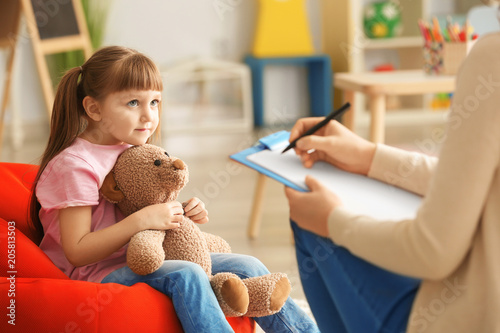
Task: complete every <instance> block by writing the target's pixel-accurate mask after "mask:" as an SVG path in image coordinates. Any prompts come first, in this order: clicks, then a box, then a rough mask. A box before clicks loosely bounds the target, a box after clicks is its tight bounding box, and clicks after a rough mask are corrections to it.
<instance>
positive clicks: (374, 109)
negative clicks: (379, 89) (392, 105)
mask: <svg viewBox="0 0 500 333" xmlns="http://www.w3.org/2000/svg"><path fill="white" fill-rule="evenodd" d="M368 98H369V100H370V114H371V120H370V140H371V141H372V142H375V143H383V142H384V137H385V95H383V94H376V95H369V96H368Z"/></svg>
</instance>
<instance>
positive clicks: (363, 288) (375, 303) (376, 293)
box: [291, 221, 420, 333]
mask: <svg viewBox="0 0 500 333" xmlns="http://www.w3.org/2000/svg"><path fill="white" fill-rule="evenodd" d="M291 222H292V223H291V224H292V229H293V232H294V237H295V248H296V254H297V263H298V267H299V274H300V279H301V281H302V287H303V289H304V292H305V294H306V298H307V300H308V302H309V305H310V307H311V310H312V312H313V314H314V318H315V319H316V322H317V323H318V326H319V328H320V330H321V332H323V333H326V332H335V333H337V332H356V333H358V332H363V333H370V332H387V333H389V332H391V333H393V332H398V333H399V332H405V331H406V326H407V323H408V318H409V316H410V311H411V307H412V304H413V300H414V299H415V295H416V293H417V290H418V288H419V286H420V280H417V279H414V278H409V277H405V276H401V275H398V274H395V273H392V272H389V271H386V270H384V269H381V268H379V267H376V266H374V265H372V264H370V263H368V262H366V261H364V260H362V259H360V258H358V257H356V256H354V255H352V254H351V253H350V252H349V251H348V250H347V249H345V248H343V247H341V246H337V245H335V244H334V243H333V242H332V241H331V240H330V239H328V238H324V237H321V236H318V235H316V234H314V233H311V232H309V231H306V230H304V229H301V228H300V227H298V226H297V224H296V223H295V222H293V221H291Z"/></svg>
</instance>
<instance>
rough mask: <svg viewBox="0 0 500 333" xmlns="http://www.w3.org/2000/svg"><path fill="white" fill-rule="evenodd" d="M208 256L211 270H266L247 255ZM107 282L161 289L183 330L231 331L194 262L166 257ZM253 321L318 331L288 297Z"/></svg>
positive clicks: (270, 328)
mask: <svg viewBox="0 0 500 333" xmlns="http://www.w3.org/2000/svg"><path fill="white" fill-rule="evenodd" d="M211 257H212V274H217V273H219V272H231V273H234V274H236V275H238V276H239V277H241V278H242V279H245V278H248V277H254V276H260V275H265V274H268V273H269V271H268V270H267V268H266V267H265V266H264V265H263V264H262V263H261V262H260V261H259V260H258V259H256V258H254V257H251V256H246V255H241V254H233V253H229V254H227V253H224V254H221V253H214V254H212V255H211ZM110 282H114V283H119V284H123V285H126V286H131V285H133V284H135V283H138V282H144V283H146V284H148V285H150V286H151V287H153V288H154V289H156V290H158V291H160V292H162V293H164V294H165V295H167V296H168V297H170V298H171V299H172V303H173V305H174V308H175V311H176V313H177V316H178V318H179V320H180V322H181V324H182V328H183V329H184V331H185V332H193V333H194V332H196V333H199V332H233V330H232V328H231V326H230V325H229V324H228V322H227V320H226V318H225V316H224V314H223V312H222V310H221V309H220V307H219V304H218V302H217V298H216V297H215V294H214V293H213V291H212V288H211V286H210V282H209V280H208V277H207V275H206V273H205V271H204V270H203V269H202V268H201V267H200V266H199V265H197V264H194V263H191V262H187V261H178V260H167V261H165V262H164V263H163V265H162V266H161V267H160V269H158V270H157V271H156V272H154V273H152V274H149V275H144V276H142V275H137V274H135V273H134V272H132V271H131V270H130V268H128V267H123V268H121V269H118V270H116V271H114V272H112V273H110V274H109V275H108V276H106V277H105V278H104V279H103V280H102V283H110ZM255 321H256V322H257V323H258V324H259V326H260V327H261V328H262V329H263V330H264V331H266V332H300V333H302V332H319V330H318V328H317V326H316V325H315V324H314V322H313V321H312V320H311V319H310V318H309V317H308V316H307V314H306V313H304V312H303V311H302V310H301V309H300V308H299V307H298V306H297V305H296V304H295V303H294V302H293V301H292V299H291V298H288V300H287V301H286V303H285V305H284V306H283V308H282V309H281V311H280V312H278V313H276V314H274V315H271V316H266V317H259V318H255Z"/></svg>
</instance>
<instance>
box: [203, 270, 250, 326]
mask: <svg viewBox="0 0 500 333" xmlns="http://www.w3.org/2000/svg"><path fill="white" fill-rule="evenodd" d="M210 283H211V285H212V289H213V290H214V293H215V296H216V297H217V300H218V301H219V305H220V307H221V309H222V311H223V312H224V315H225V316H226V317H240V316H243V315H244V314H245V313H246V312H247V310H248V303H249V297H248V290H247V287H246V286H245V284H244V283H243V281H242V280H241V279H240V278H239V277H238V276H237V275H235V274H233V273H218V274H216V275H214V276H213V277H212V279H211V280H210Z"/></svg>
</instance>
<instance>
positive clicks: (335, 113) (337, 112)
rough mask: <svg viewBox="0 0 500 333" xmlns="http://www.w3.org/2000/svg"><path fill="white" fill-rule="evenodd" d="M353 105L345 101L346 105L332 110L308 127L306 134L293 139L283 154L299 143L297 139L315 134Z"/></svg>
mask: <svg viewBox="0 0 500 333" xmlns="http://www.w3.org/2000/svg"><path fill="white" fill-rule="evenodd" d="M350 107H351V104H350V103H349V102H347V103H345V104H344V105H342V107H341V108H340V109H338V110H335V111H332V112H331V113H330V114H329V115H328V116H326V118H325V119H323V120H322V121H320V122H319V123H317V124H316V125H314V126H313V127H311V128H310V129H308V130H307V131H306V132H305V133H304V134H302V135H301V136H300V137H298V138H297V139H295V140H293V141H292V142H290V144H289V145H288V147H286V148H285V150H283V151H282V152H281V153H282V154H283V153H284V152H286V151H287V150H290V149H292V148H293V147H295V145H296V144H297V141H299V140H300V139H302V138H303V137H305V136H308V135H311V134H314V132H316V131H317V130H319V129H320V128H321V127H323V126H325V125H326V124H328V122H329V121H330V120H332V119H335V118H338V117H340V116H341V115H342V114H343V113H344V112H346V111H347V109H349V108H350Z"/></svg>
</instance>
